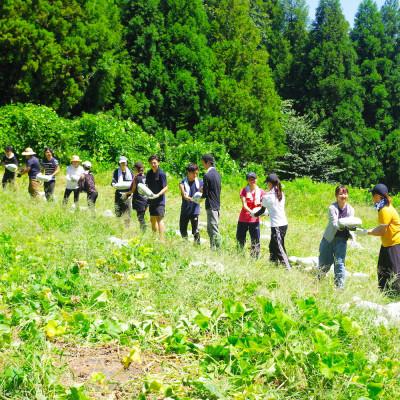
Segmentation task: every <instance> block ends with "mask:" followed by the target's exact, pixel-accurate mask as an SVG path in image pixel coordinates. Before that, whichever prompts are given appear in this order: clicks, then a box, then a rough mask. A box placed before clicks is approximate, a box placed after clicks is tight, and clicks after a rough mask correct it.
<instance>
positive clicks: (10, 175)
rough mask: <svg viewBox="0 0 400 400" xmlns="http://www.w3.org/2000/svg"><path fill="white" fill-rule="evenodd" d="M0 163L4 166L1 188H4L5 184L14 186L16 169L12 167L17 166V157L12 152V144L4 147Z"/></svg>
mask: <svg viewBox="0 0 400 400" xmlns="http://www.w3.org/2000/svg"><path fill="white" fill-rule="evenodd" d="M1 165H3V166H4V175H3V179H2V181H1V183H2V186H3V189H5V188H6V187H7V186H14V182H15V171H16V169H15V170H12V169H13V168H15V167H17V168H18V159H17V157H16V156H15V154H14V149H13V147H12V146H7V147H6V148H5V149H4V156H3V158H2V160H1ZM7 166H8V167H7Z"/></svg>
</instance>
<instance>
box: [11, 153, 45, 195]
mask: <svg viewBox="0 0 400 400" xmlns="http://www.w3.org/2000/svg"><path fill="white" fill-rule="evenodd" d="M22 155H23V156H25V159H26V162H25V168H23V169H22V170H21V171H20V172H19V174H18V175H17V176H18V177H21V176H22V175H24V174H28V177H29V185H28V192H29V194H30V195H31V197H32V198H36V197H38V196H39V188H40V182H39V181H38V180H37V179H36V177H37V174H38V173H39V172H40V163H39V160H38V159H37V158H36V157H35V155H36V153H35V152H34V151H33V150H32V148H31V147H27V148H26V149H25V150H24V151H23V152H22Z"/></svg>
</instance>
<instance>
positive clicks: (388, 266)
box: [378, 244, 400, 294]
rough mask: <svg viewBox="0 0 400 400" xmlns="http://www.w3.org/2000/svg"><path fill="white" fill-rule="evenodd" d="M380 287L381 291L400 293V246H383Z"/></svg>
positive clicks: (379, 263) (379, 261) (379, 270)
mask: <svg viewBox="0 0 400 400" xmlns="http://www.w3.org/2000/svg"><path fill="white" fill-rule="evenodd" d="M378 286H379V289H381V290H387V291H393V292H396V293H397V294H399V293H400V244H396V245H394V246H390V247H383V246H381V250H380V252H379V259H378Z"/></svg>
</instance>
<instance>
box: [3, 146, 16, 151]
mask: <svg viewBox="0 0 400 400" xmlns="http://www.w3.org/2000/svg"><path fill="white" fill-rule="evenodd" d="M4 151H14V147H12V146H6V147H5V149H4Z"/></svg>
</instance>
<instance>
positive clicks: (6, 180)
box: [1, 170, 15, 189]
mask: <svg viewBox="0 0 400 400" xmlns="http://www.w3.org/2000/svg"><path fill="white" fill-rule="evenodd" d="M14 183H15V172H10V171H8V170H6V171H5V172H4V175H3V179H2V180H1V184H2V186H3V189H5V188H6V187H7V185H10V186H13V185H14Z"/></svg>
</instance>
